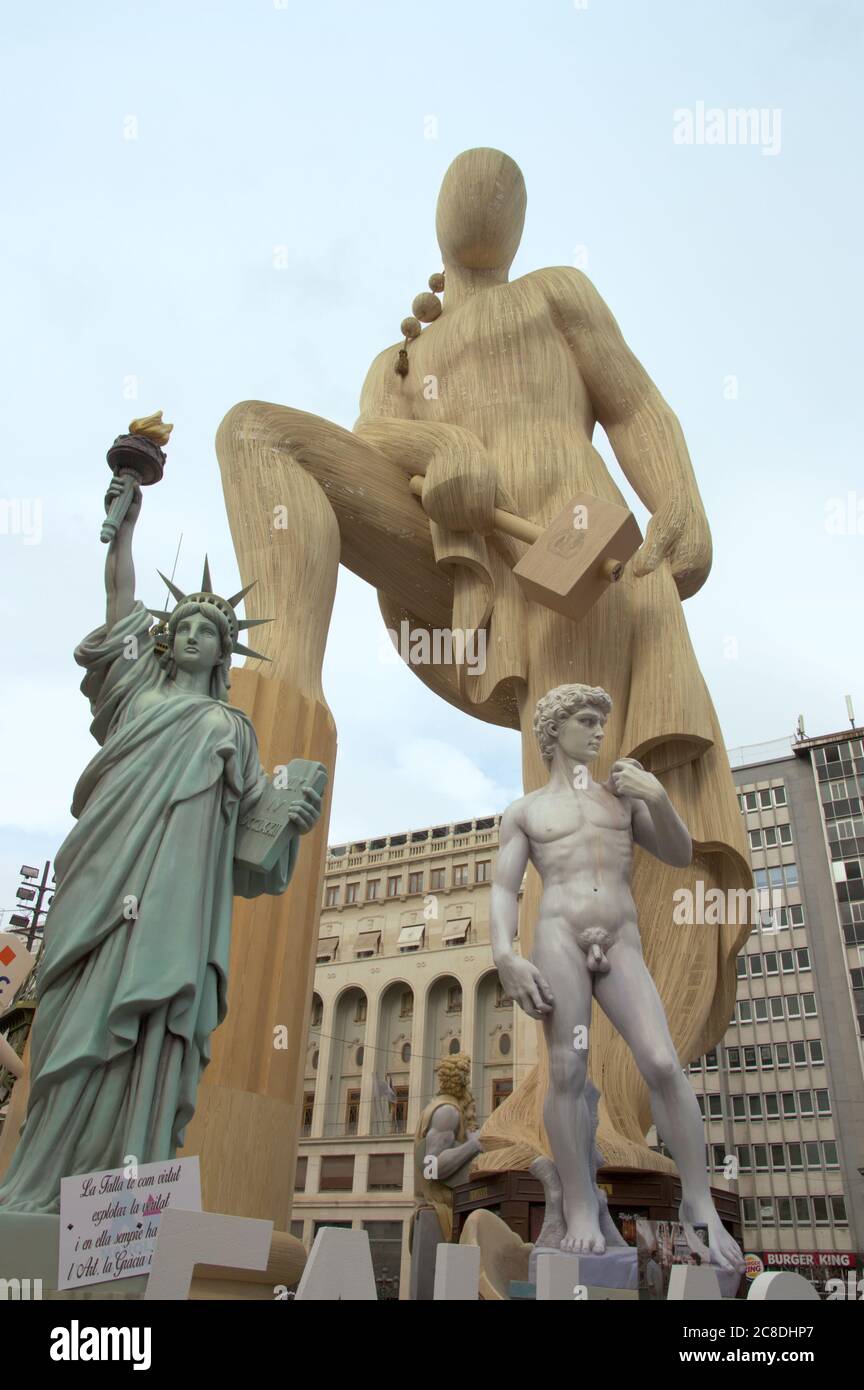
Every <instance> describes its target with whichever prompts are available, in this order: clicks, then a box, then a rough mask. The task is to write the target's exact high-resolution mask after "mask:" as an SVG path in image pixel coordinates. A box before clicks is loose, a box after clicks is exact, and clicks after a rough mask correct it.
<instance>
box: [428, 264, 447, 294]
mask: <svg viewBox="0 0 864 1390" xmlns="http://www.w3.org/2000/svg"><path fill="white" fill-rule="evenodd" d="M429 288H430V290H434V291H435V293H436V294H443V293H444V272H443V270H436V271H435V272H434V274H432V275H430V276H429Z"/></svg>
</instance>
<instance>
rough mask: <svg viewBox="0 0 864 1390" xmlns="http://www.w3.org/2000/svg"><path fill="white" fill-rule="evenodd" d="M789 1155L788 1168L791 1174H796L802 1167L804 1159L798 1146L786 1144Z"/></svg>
mask: <svg viewBox="0 0 864 1390" xmlns="http://www.w3.org/2000/svg"><path fill="white" fill-rule="evenodd" d="M786 1148H787V1150H788V1153H789V1167H790V1169H791V1170H792V1172H793V1173H798V1172H800V1171H801V1169H802V1168H803V1167H804V1157H803V1153H802V1149H801V1145H800V1144H787V1145H786Z"/></svg>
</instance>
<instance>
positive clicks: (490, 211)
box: [435, 149, 527, 278]
mask: <svg viewBox="0 0 864 1390" xmlns="http://www.w3.org/2000/svg"><path fill="white" fill-rule="evenodd" d="M526 201H527V199H526V194H525V180H524V179H523V177H522V171H521V169H520V168H519V165H518V164H516V162H515V161H514V160H512V159H511V158H510V156H509V155H506V154H502V152H501V151H500V150H488V149H477V150H465V152H464V154H460V155H457V156H456V158H455V159H454V160H453V163H452V164H451V165H450V168H449V169H448V170H447V172H446V174H445V175H444V180H443V182H442V184H441V192H440V193H439V194H438V210H437V214H436V218H435V226H436V231H437V233H438V245H439V246H440V247H441V256H442V258H443V261H444V266H445V269H446V268H447V267H448V266H461V267H462V268H463V269H465V270H498V271H501V272H502V273H503V274H504V276H505V278H506V272H507V271H508V270H509V268H510V265H511V263H512V261H513V257H514V256H515V255H516V252H517V250H518V249H519V242H520V240H521V237H522V227H523V225H524V222H525V204H526Z"/></svg>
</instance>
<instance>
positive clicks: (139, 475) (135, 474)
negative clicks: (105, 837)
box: [100, 410, 174, 544]
mask: <svg viewBox="0 0 864 1390" xmlns="http://www.w3.org/2000/svg"><path fill="white" fill-rule="evenodd" d="M173 428H174V426H173V425H168V424H165V422H164V421H163V419H162V411H161V410H157V411H156V414H155V415H145V416H143V417H142V418H141V419H140V420H133V421H132V423H131V424H130V426H129V433H128V434H118V436H117V438H116V439H115V440H114V443H113V444H112V445H111V448H110V449H109V450H108V455H107V457H108V465H109V467H110V469H111V472H112V473H113V474H114V477H115V478H122V479H123V484H124V485H123V491H122V492H121V493H120V494H119V495H118V496H117V497H115V498H114V501H113V503H112V505H111V509H110V511H109V512H108V515H107V516H106V518H105V520H104V521H103V523H102V531H101V533H100V540H102V541H104V542H105V544H108V543H109V542H111V541H113V540H114V538H115V536H116V535H117V532H118V530H119V528H120V525H121V523H122V521H123V518H124V516H125V515H126V513H127V512H128V510H129V503H130V502H131V501H132V496H133V493H134V490H135V486H136V484H137V485H138V487H149V486H150V484H151V483H158V482H159V480H160V479H161V477H162V474H163V472H164V471H165V461H166V460H165V454H164V453H163V451H162V448H161V446H162V445H163V444H167V443H168V437H169V435H170V434H171V431H172V430H173Z"/></svg>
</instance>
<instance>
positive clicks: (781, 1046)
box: [777, 1043, 789, 1071]
mask: <svg viewBox="0 0 864 1390" xmlns="http://www.w3.org/2000/svg"><path fill="white" fill-rule="evenodd" d="M788 1065H789V1044H788V1043H778V1044H777V1066H778V1068H779V1069H780V1070H781V1071H782V1070H783V1068H784V1067H788Z"/></svg>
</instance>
